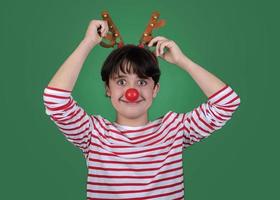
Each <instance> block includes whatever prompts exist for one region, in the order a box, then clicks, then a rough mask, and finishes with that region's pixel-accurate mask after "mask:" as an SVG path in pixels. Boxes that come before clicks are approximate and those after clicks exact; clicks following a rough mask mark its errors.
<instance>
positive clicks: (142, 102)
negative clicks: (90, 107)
mask: <svg viewBox="0 0 280 200" xmlns="http://www.w3.org/2000/svg"><path fill="white" fill-rule="evenodd" d="M119 75H120V76H118V75H115V76H114V77H113V78H111V79H110V80H109V87H107V86H106V93H107V95H108V96H109V97H110V98H111V102H112V105H113V106H114V108H115V109H116V111H117V113H118V115H122V117H124V118H128V119H137V118H139V117H141V116H143V115H145V114H147V111H148V109H149V107H150V106H151V105H152V101H153V98H155V97H156V95H157V93H158V91H159V84H157V85H155V86H154V81H153V79H152V78H151V77H149V78H147V79H143V78H139V77H138V76H137V74H124V73H122V72H120V74H119ZM129 88H134V89H136V90H137V91H138V92H139V96H138V99H136V101H133V102H130V101H128V99H127V98H126V97H125V93H126V91H127V89H129Z"/></svg>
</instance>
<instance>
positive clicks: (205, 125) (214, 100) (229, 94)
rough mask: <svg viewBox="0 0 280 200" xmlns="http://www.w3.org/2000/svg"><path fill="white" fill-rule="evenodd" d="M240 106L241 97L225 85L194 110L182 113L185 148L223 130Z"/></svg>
mask: <svg viewBox="0 0 280 200" xmlns="http://www.w3.org/2000/svg"><path fill="white" fill-rule="evenodd" d="M239 105H240V97H239V96H238V95H237V94H236V92H235V91H234V90H233V89H232V88H231V87H230V86H229V85H225V86H224V87H223V88H221V89H220V90H219V91H217V92H216V93H214V94H213V95H211V96H210V97H209V98H208V99H207V101H206V102H205V103H203V104H201V105H200V106H198V107H197V108H195V109H194V110H192V111H190V112H188V113H180V115H182V116H181V119H182V123H183V125H184V128H185V131H184V143H183V148H186V147H188V146H190V145H192V144H194V143H196V142H199V141H200V140H201V139H203V138H206V137H208V136H210V135H211V133H213V132H214V131H216V130H218V129H220V128H222V127H223V126H224V125H225V124H226V122H227V121H229V120H230V119H231V117H232V114H233V113H234V112H235V111H236V110H237V108H238V107H239Z"/></svg>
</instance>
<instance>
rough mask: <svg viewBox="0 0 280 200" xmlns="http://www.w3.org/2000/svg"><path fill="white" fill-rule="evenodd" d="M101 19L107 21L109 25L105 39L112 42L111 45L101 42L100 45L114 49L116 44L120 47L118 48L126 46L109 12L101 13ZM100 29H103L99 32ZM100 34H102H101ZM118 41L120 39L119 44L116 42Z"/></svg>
mask: <svg viewBox="0 0 280 200" xmlns="http://www.w3.org/2000/svg"><path fill="white" fill-rule="evenodd" d="M101 17H102V18H103V20H105V21H107V23H108V28H109V30H108V32H107V34H106V35H105V37H104V38H105V39H107V40H108V41H110V43H109V44H107V43H105V42H103V41H101V42H100V45H101V46H102V47H105V48H110V47H114V46H115V45H116V44H117V45H118V48H120V47H122V46H123V45H124V42H123V39H122V37H121V35H120V32H119V30H118V28H117V27H116V25H115V24H114V23H113V20H112V18H111V17H110V15H109V12H108V11H103V12H102V13H101ZM100 29H101V27H100V28H99V31H100ZM110 32H111V33H110ZM99 34H100V32H99ZM117 39H119V42H116V40H117Z"/></svg>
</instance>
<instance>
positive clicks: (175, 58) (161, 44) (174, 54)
mask: <svg viewBox="0 0 280 200" xmlns="http://www.w3.org/2000/svg"><path fill="white" fill-rule="evenodd" d="M154 43H156V50H155V52H154V53H155V55H156V56H160V57H161V58H163V59H164V60H166V61H167V62H169V63H172V64H176V65H179V63H180V61H181V60H182V59H183V58H184V57H185V55H184V54H183V53H182V51H181V49H180V48H179V47H178V46H177V44H176V43H175V42H174V41H173V40H168V39H167V38H165V37H162V36H157V37H155V38H153V39H152V40H151V41H150V42H149V44H148V46H149V47H151V46H153V44H154ZM164 48H167V51H166V52H164Z"/></svg>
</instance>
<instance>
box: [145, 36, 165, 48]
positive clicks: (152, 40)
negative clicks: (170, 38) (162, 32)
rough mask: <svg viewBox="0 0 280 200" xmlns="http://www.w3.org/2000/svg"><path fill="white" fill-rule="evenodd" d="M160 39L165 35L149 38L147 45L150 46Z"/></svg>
mask: <svg viewBox="0 0 280 200" xmlns="http://www.w3.org/2000/svg"><path fill="white" fill-rule="evenodd" d="M162 39H166V38H165V37H162V36H157V37H154V38H153V39H151V41H150V42H149V44H148V46H149V47H151V46H153V44H154V43H156V42H157V41H158V40H162Z"/></svg>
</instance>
